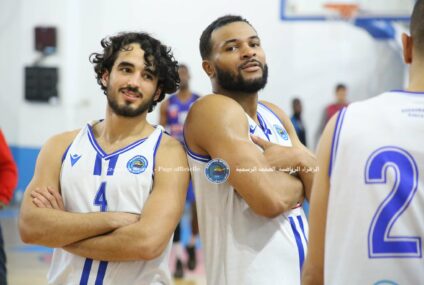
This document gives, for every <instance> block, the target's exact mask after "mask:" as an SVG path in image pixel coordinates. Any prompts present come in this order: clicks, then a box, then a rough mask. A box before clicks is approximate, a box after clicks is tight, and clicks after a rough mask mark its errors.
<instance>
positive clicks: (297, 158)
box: [263, 102, 317, 201]
mask: <svg viewBox="0 0 424 285" xmlns="http://www.w3.org/2000/svg"><path fill="white" fill-rule="evenodd" d="M263 104H265V105H266V106H267V107H268V108H270V109H271V110H272V111H273V112H274V113H275V114H277V116H278V117H279V118H280V120H281V121H282V122H283V125H284V128H285V129H286V130H287V133H288V134H289V136H290V139H291V141H292V144H293V149H292V150H290V151H289V152H288V151H287V150H283V149H284V147H277V148H274V149H273V151H272V153H269V154H268V155H267V158H268V160H269V161H270V162H271V164H272V165H273V166H275V167H283V168H284V167H286V166H287V161H289V162H290V165H291V166H293V167H299V169H300V171H299V172H298V175H299V178H300V179H301V180H302V183H303V186H304V190H305V196H306V199H307V200H308V201H309V200H310V197H311V188H312V182H313V179H314V174H315V173H314V172H313V171H306V169H308V170H310V169H315V168H316V166H317V161H316V157H315V155H314V154H313V153H312V152H311V151H310V150H309V149H308V148H306V147H305V146H304V145H303V144H302V143H301V142H300V140H299V138H298V136H297V134H296V130H295V128H294V127H293V124H292V122H291V120H290V118H289V117H288V116H287V115H286V114H285V113H284V112H283V110H281V109H280V108H279V107H277V106H276V105H274V104H272V103H269V102H263ZM278 150H282V153H281V154H280V155H279V154H278Z"/></svg>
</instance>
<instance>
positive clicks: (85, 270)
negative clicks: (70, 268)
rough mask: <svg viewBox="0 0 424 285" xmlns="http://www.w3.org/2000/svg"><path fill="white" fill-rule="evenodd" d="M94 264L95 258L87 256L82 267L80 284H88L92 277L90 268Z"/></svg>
mask: <svg viewBox="0 0 424 285" xmlns="http://www.w3.org/2000/svg"><path fill="white" fill-rule="evenodd" d="M92 265H93V260H92V259H91V258H87V259H86V260H85V262H84V267H83V269H82V275H81V280H80V285H87V284H88V278H89V277H90V270H91V266H92Z"/></svg>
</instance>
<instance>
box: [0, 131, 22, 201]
mask: <svg viewBox="0 0 424 285" xmlns="http://www.w3.org/2000/svg"><path fill="white" fill-rule="evenodd" d="M17 183H18V170H17V168H16V164H15V161H14V160H13V156H12V153H11V152H10V149H9V146H8V145H7V143H6V140H5V138H4V136H3V132H2V131H1V130H0V202H2V203H3V204H9V202H10V200H11V199H12V197H13V190H15V188H16V185H17Z"/></svg>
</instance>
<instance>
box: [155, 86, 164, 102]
mask: <svg viewBox="0 0 424 285" xmlns="http://www.w3.org/2000/svg"><path fill="white" fill-rule="evenodd" d="M160 93H162V87H158V88H156V92H155V95H153V100H154V101H157V100H159V97H160Z"/></svg>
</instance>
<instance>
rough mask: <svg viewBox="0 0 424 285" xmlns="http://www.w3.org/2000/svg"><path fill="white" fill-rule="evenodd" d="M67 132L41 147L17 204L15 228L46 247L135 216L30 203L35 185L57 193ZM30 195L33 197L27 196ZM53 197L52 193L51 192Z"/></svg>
mask: <svg viewBox="0 0 424 285" xmlns="http://www.w3.org/2000/svg"><path fill="white" fill-rule="evenodd" d="M75 135H76V132H69V133H65V134H62V135H57V136H55V137H53V138H51V139H50V140H49V141H47V143H46V144H45V145H44V146H43V148H42V149H41V152H40V154H39V156H38V159H37V163H36V167H35V172H34V177H33V178H32V180H31V182H30V184H29V185H28V187H27V189H26V191H25V194H24V198H23V201H22V205H21V212H20V217H19V231H20V235H21V238H22V240H23V241H24V242H26V243H33V244H39V245H44V246H49V247H62V246H64V245H67V244H70V243H73V242H76V241H79V240H82V239H86V238H89V237H92V236H96V235H100V234H104V233H107V232H110V231H112V230H114V229H116V228H118V227H120V226H122V225H126V224H129V223H133V222H135V221H136V218H135V217H133V215H130V214H126V213H87V214H80V213H70V212H65V211H62V210H57V209H53V208H38V207H37V206H36V205H35V204H34V203H33V200H34V199H38V198H40V197H38V198H37V197H34V195H35V194H34V193H35V192H36V189H37V188H43V187H44V188H45V187H46V186H50V187H49V188H50V189H51V191H53V192H52V193H54V192H56V194H59V193H60V185H59V175H60V169H61V164H62V161H61V159H62V155H63V153H64V152H65V150H66V148H67V147H68V145H69V144H70V143H71V141H72V140H73V138H74V137H75ZM31 195H33V197H31ZM51 197H52V199H53V197H54V196H53V195H51Z"/></svg>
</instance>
